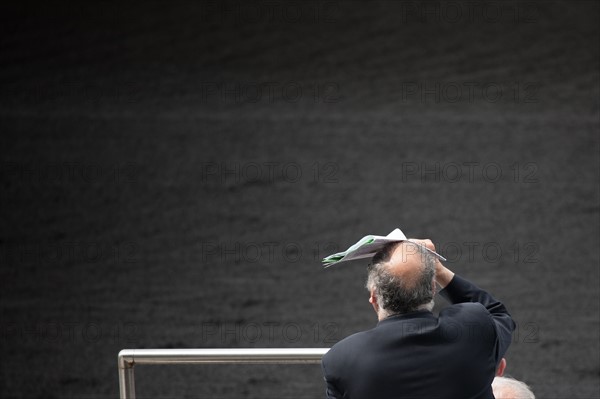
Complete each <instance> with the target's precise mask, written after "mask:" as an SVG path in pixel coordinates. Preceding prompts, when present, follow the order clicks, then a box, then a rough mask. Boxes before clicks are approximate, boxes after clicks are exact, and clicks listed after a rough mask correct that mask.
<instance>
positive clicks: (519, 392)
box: [492, 377, 535, 399]
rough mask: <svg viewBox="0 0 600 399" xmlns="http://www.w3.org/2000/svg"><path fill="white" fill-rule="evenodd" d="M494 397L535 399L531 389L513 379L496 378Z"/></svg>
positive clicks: (500, 398)
mask: <svg viewBox="0 0 600 399" xmlns="http://www.w3.org/2000/svg"><path fill="white" fill-rule="evenodd" d="M492 390H493V391H494V397H496V398H498V399H535V395H534V394H533V392H532V391H531V388H529V386H527V384H525V383H524V382H522V381H519V380H515V379H514V378H511V377H496V378H494V381H493V382H492Z"/></svg>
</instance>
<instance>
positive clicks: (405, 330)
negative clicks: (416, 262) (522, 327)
mask: <svg viewBox="0 0 600 399" xmlns="http://www.w3.org/2000/svg"><path fill="white" fill-rule="evenodd" d="M440 294H441V295H442V296H444V297H445V298H446V299H448V300H449V301H450V302H451V303H452V304H453V305H451V306H449V307H447V308H444V309H443V310H442V311H441V312H440V314H439V316H438V317H436V316H434V315H433V313H431V312H429V311H417V312H412V313H407V314H402V315H396V316H391V317H388V318H386V319H384V320H382V321H380V322H379V323H378V324H377V326H376V327H375V328H373V329H372V330H368V331H363V332H359V333H357V334H354V335H351V336H349V337H347V338H345V339H343V340H342V341H340V342H338V343H337V344H335V345H334V346H333V347H332V348H331V349H330V350H329V352H327V354H326V355H325V356H324V357H323V361H322V367H323V374H324V376H325V381H326V382H327V397H328V398H351V399H388V398H394V399H400V398H419V399H421V398H426V399H436V398H440V399H441V398H447V399H469V398H472V399H484V398H485V399H492V398H493V397H494V396H493V394H492V388H491V383H492V380H493V379H494V374H495V369H496V366H497V365H498V363H499V361H500V360H501V359H502V357H503V356H504V353H505V352H506V350H507V349H508V346H509V345H510V342H511V336H512V331H513V330H514V329H515V323H514V322H513V320H512V318H511V317H510V315H509V314H508V312H507V310H506V308H505V307H504V305H502V303H500V302H498V301H496V300H495V299H494V298H493V297H492V296H491V295H490V294H488V293H487V292H485V291H483V290H482V289H480V288H478V287H477V286H475V285H474V284H472V283H470V282H468V281H467V280H465V279H463V278H461V277H459V276H458V275H455V276H454V278H453V279H452V281H451V282H450V284H448V285H447V286H446V288H445V289H443V290H442V291H440Z"/></svg>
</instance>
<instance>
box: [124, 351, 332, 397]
mask: <svg viewBox="0 0 600 399" xmlns="http://www.w3.org/2000/svg"><path fill="white" fill-rule="evenodd" d="M328 350H329V348H242V349H232V348H226V349H123V350H122V351H121V352H119V357H118V363H119V393H120V396H121V399H135V376H134V372H133V368H134V366H135V365H138V364H207V363H221V364H222V363H238V364H240V363H244V364H307V363H308V364H310V363H320V362H321V358H322V357H323V355H324V354H325V353H327V351H328Z"/></svg>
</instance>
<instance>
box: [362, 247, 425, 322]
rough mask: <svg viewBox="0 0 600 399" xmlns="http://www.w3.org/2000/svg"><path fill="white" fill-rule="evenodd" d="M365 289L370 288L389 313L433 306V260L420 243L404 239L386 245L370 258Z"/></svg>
mask: <svg viewBox="0 0 600 399" xmlns="http://www.w3.org/2000/svg"><path fill="white" fill-rule="evenodd" d="M368 272H369V276H368V280H367V289H369V290H373V291H374V292H375V293H376V294H377V297H378V298H379V304H380V306H381V307H382V308H383V309H384V310H385V311H386V312H387V313H388V314H389V315H392V314H401V313H408V312H412V311H415V310H419V309H424V308H425V309H429V310H431V307H432V306H433V297H434V295H435V288H434V285H433V279H434V277H435V259H434V258H433V256H432V255H431V254H430V253H429V252H428V251H427V250H426V249H424V248H423V247H421V246H420V245H417V244H414V243H411V242H407V241H403V242H399V243H398V242H396V243H390V244H388V245H386V246H385V247H384V248H383V249H382V250H381V251H379V252H378V253H377V254H375V256H374V257H373V261H372V263H371V265H370V266H369V269H368Z"/></svg>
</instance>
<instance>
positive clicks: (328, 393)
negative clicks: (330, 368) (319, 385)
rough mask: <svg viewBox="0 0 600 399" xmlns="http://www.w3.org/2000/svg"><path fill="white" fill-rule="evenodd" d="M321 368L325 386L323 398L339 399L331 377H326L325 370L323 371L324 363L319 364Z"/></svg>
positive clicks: (340, 395)
mask: <svg viewBox="0 0 600 399" xmlns="http://www.w3.org/2000/svg"><path fill="white" fill-rule="evenodd" d="M321 368H322V369H323V376H324V377H323V379H324V380H325V384H326V389H325V397H326V398H327V399H341V398H342V394H341V393H340V392H339V391H338V389H337V387H336V386H335V385H334V384H333V382H332V381H331V377H330V376H328V373H327V370H326V369H325V362H324V361H322V362H321ZM328 377H329V378H328Z"/></svg>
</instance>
